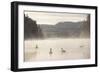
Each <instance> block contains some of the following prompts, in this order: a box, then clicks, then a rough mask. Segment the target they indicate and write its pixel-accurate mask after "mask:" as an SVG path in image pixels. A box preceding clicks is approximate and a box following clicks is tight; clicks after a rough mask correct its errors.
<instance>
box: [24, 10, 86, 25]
mask: <svg viewBox="0 0 100 73" xmlns="http://www.w3.org/2000/svg"><path fill="white" fill-rule="evenodd" d="M25 15H26V16H28V17H29V18H31V19H32V20H36V22H37V24H41V25H42V24H47V25H55V24H57V23H58V22H79V21H84V20H86V18H87V14H79V13H61V12H39V11H38V12H36V11H25Z"/></svg>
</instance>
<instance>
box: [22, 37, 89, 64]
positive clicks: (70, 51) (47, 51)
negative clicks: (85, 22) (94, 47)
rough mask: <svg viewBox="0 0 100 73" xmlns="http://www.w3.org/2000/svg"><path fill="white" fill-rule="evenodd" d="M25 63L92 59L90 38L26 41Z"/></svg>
mask: <svg viewBox="0 0 100 73" xmlns="http://www.w3.org/2000/svg"><path fill="white" fill-rule="evenodd" d="M24 47H25V50H24V61H25V62H32V61H48V60H49V61H54V60H76V59H89V58H90V39H89V38H49V39H43V40H40V39H38V40H36V39H31V40H25V41H24Z"/></svg>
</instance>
